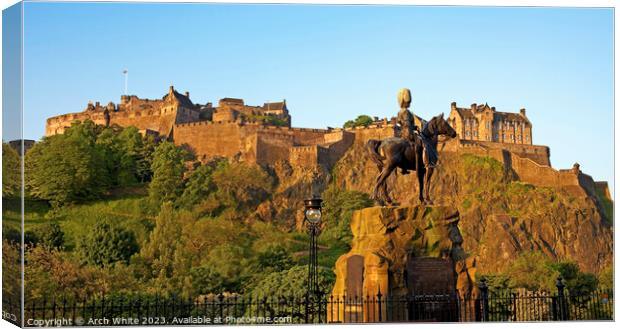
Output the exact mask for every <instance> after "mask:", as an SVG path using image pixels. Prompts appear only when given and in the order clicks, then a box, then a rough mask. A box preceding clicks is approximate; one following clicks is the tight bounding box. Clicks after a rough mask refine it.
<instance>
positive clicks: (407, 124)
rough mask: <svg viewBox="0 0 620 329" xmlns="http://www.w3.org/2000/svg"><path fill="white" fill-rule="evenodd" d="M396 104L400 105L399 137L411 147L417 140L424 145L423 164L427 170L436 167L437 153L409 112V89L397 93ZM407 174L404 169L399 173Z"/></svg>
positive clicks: (398, 118) (398, 119)
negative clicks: (424, 157) (424, 156)
mask: <svg viewBox="0 0 620 329" xmlns="http://www.w3.org/2000/svg"><path fill="white" fill-rule="evenodd" d="M398 104H399V105H400V111H399V112H398V117H397V122H398V124H399V125H400V131H401V132H400V134H401V135H400V136H401V137H402V138H403V139H406V140H408V141H409V142H410V143H411V144H412V145H416V140H417V138H419V139H420V140H421V141H422V143H423V145H424V150H425V152H424V154H425V155H426V159H425V160H426V161H424V164H425V166H426V167H427V168H434V167H435V166H436V165H437V151H436V150H435V148H434V147H433V146H432V144H431V143H430V141H429V140H428V138H427V137H426V136H424V134H422V133H420V130H419V128H418V127H417V126H416V125H415V119H414V116H413V113H411V111H409V106H410V105H411V91H409V89H407V88H403V89H401V90H400V91H399V92H398ZM416 136H417V138H416ZM408 173H409V171H408V170H406V169H402V171H401V174H403V175H407V174H408Z"/></svg>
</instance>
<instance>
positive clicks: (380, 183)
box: [377, 161, 396, 203]
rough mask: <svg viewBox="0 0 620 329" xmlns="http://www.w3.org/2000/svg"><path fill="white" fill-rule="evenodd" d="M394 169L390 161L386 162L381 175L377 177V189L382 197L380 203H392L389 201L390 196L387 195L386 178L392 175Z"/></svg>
mask: <svg viewBox="0 0 620 329" xmlns="http://www.w3.org/2000/svg"><path fill="white" fill-rule="evenodd" d="M394 168H396V166H395V165H394V163H393V162H392V161H388V163H387V164H386V166H385V167H384V168H383V171H382V172H381V175H379V177H378V179H377V188H378V189H379V191H380V192H381V194H382V195H383V199H382V201H387V202H389V203H392V200H391V199H390V196H389V195H388V193H387V178H388V177H390V174H392V171H394Z"/></svg>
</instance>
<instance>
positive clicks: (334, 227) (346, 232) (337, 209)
mask: <svg viewBox="0 0 620 329" xmlns="http://www.w3.org/2000/svg"><path fill="white" fill-rule="evenodd" d="M323 199H324V204H323V209H324V213H325V217H324V219H323V221H324V222H325V223H326V225H327V226H326V228H325V231H324V233H323V234H321V240H322V241H325V242H329V243H332V242H334V241H337V240H338V241H341V242H344V243H349V242H350V241H351V238H352V237H353V235H352V233H351V228H350V222H351V217H352V216H353V211H355V210H358V209H363V208H366V207H372V205H373V201H372V200H371V199H370V197H369V196H368V194H366V193H363V192H359V191H347V190H342V189H340V188H338V187H337V186H336V185H330V186H329V187H328V188H327V190H325V192H324V193H323Z"/></svg>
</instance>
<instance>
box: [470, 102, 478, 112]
mask: <svg viewBox="0 0 620 329" xmlns="http://www.w3.org/2000/svg"><path fill="white" fill-rule="evenodd" d="M476 107H478V104H476V103H473V104H471V110H472V111H474V110H475V109H476Z"/></svg>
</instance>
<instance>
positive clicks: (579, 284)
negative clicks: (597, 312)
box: [551, 262, 598, 294]
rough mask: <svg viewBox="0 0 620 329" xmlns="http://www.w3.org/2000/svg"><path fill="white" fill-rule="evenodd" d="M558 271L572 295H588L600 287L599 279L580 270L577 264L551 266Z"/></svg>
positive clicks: (566, 263) (565, 263) (562, 263)
mask: <svg viewBox="0 0 620 329" xmlns="http://www.w3.org/2000/svg"><path fill="white" fill-rule="evenodd" d="M551 268H553V269H554V270H556V271H557V272H558V273H559V274H560V275H561V276H562V278H564V282H565V284H566V288H567V289H568V291H569V292H570V293H571V294H588V293H590V292H592V291H594V290H596V287H597V286H598V279H597V278H596V276H595V275H594V274H592V273H584V272H581V270H580V269H579V265H578V264H577V263H575V262H559V263H555V264H552V265H551Z"/></svg>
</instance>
